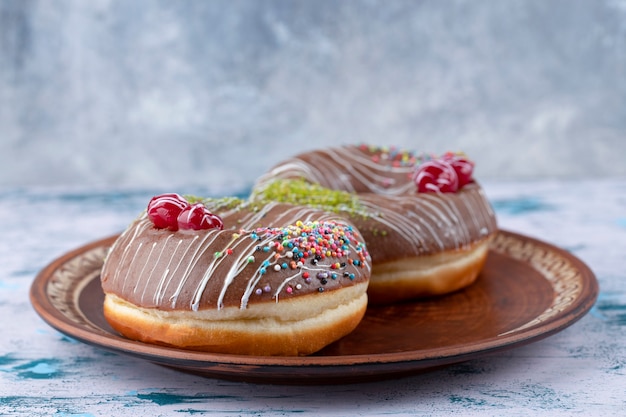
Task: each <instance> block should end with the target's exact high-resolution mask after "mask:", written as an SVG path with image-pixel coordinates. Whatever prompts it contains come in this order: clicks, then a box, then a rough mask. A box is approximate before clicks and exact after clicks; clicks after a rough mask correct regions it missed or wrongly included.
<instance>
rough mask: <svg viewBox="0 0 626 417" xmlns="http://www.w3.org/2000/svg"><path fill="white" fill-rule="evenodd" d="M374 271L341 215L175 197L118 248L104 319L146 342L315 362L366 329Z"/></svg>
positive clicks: (108, 271)
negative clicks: (319, 355)
mask: <svg viewBox="0 0 626 417" xmlns="http://www.w3.org/2000/svg"><path fill="white" fill-rule="evenodd" d="M209 208H210V209H209ZM214 213H219V214H220V215H219V216H218V215H216V214H214ZM370 271H371V259H370V256H369V254H368V251H367V248H366V246H365V244H364V242H363V240H362V238H361V236H360V233H359V231H358V229H356V228H355V227H354V226H353V225H352V224H351V223H349V222H347V221H346V220H344V219H343V218H341V217H340V216H338V215H336V214H333V213H328V212H325V211H323V210H319V209H315V208H311V207H305V206H297V205H292V204H284V203H276V202H273V203H269V204H247V203H246V202H243V201H240V200H237V199H219V200H200V199H197V198H183V197H181V196H179V195H177V194H167V195H161V196H157V197H155V198H153V199H152V201H151V202H150V204H149V205H148V209H147V210H146V211H145V212H144V213H142V214H141V215H140V216H139V217H138V218H137V219H136V220H135V221H133V222H132V224H131V225H130V226H129V227H128V228H127V229H126V230H125V231H124V232H123V233H122V234H121V235H120V236H119V237H118V239H117V240H116V241H115V243H114V244H113V246H112V247H111V249H110V250H109V252H108V255H107V258H106V260H105V263H104V266H103V269H102V275H101V283H102V288H103V291H104V293H105V302H104V315H105V318H106V319H107V321H108V322H109V324H110V325H111V326H112V327H113V328H114V329H115V330H117V331H118V332H120V333H121V334H122V335H124V336H126V337H128V338H130V339H134V340H139V341H142V342H147V343H154V344H160V345H166V346H173V347H178V348H184V349H193V350H201V351H207V352H216V353H231V354H245V355H307V354H310V353H313V352H315V351H317V350H319V349H321V348H323V347H324V346H326V345H328V344H330V343H331V342H333V341H335V340H337V339H339V338H341V337H343V336H344V335H346V334H348V333H350V332H351V331H352V330H353V329H354V328H355V327H356V326H357V324H358V323H359V322H360V320H361V319H362V317H363V315H364V313H365V310H366V306H367V294H366V289H367V285H368V282H369V276H370Z"/></svg>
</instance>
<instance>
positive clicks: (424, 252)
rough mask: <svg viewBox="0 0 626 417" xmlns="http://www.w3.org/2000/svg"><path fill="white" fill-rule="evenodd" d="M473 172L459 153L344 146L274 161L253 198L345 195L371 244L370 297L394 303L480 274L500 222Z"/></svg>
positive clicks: (311, 199)
mask: <svg viewBox="0 0 626 417" xmlns="http://www.w3.org/2000/svg"><path fill="white" fill-rule="evenodd" d="M472 172H473V162H471V161H470V160H469V159H467V157H466V156H464V155H461V154H452V153H447V154H445V155H443V156H441V157H434V156H428V155H417V154H415V153H412V152H408V151H401V150H397V149H394V148H383V147H376V146H365V145H360V146H359V145H352V146H342V147H337V148H328V149H320V150H316V151H311V152H305V153H302V154H300V155H297V156H294V157H292V158H290V159H287V160H285V161H284V162H281V163H279V164H277V165H275V166H274V167H273V168H272V169H270V170H269V171H268V172H267V173H266V174H264V175H263V176H262V177H260V178H259V179H258V181H257V182H256V184H255V186H254V188H253V192H252V197H251V198H252V199H259V200H264V199H272V200H275V201H284V202H294V203H297V204H308V205H310V206H313V207H315V206H319V205H320V204H322V202H321V201H322V200H329V199H330V200H333V199H334V200H336V199H337V198H338V197H337V195H338V194H337V193H345V194H346V195H345V196H344V197H342V199H343V200H344V201H349V203H347V204H346V203H344V204H343V206H341V205H340V206H338V207H337V210H336V211H337V212H338V213H339V214H341V215H343V216H345V217H347V218H348V219H349V220H350V221H351V222H353V223H354V224H355V225H356V226H357V227H358V229H359V230H360V231H361V233H362V236H363V238H364V240H365V241H366V242H367V247H368V251H369V253H370V254H371V257H372V262H373V267H372V277H371V279H370V284H369V288H368V295H369V300H370V302H371V303H391V302H397V301H402V300H408V299H414V298H419V297H426V296H434V295H441V294H447V293H450V292H453V291H456V290H459V289H462V288H464V287H467V286H468V285H470V284H471V283H473V282H474V281H475V280H476V278H477V277H478V275H479V272H480V270H481V269H482V267H483V264H484V262H485V260H486V257H487V253H488V247H489V242H490V240H491V239H492V237H493V236H494V234H495V233H496V231H497V224H496V218H495V214H494V212H493V210H492V208H491V205H490V204H489V202H488V200H487V198H486V196H485V194H484V192H483V189H482V188H481V186H480V185H479V184H478V183H477V182H476V181H475V180H474V178H473V177H472ZM350 197H352V200H350Z"/></svg>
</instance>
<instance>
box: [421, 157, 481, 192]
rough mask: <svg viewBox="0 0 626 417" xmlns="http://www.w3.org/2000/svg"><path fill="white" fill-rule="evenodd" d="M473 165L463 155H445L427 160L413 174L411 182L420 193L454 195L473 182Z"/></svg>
mask: <svg viewBox="0 0 626 417" xmlns="http://www.w3.org/2000/svg"><path fill="white" fill-rule="evenodd" d="M473 171H474V163H473V162H472V161H470V160H469V159H467V158H466V157H465V156H464V155H463V154H455V153H452V152H447V153H445V154H444V155H443V156H442V157H441V158H434V159H429V160H428V161H425V162H423V163H422V164H420V165H419V166H418V167H417V168H416V170H415V172H414V173H413V181H414V182H415V185H416V186H417V191H418V192H420V193H428V192H441V193H455V192H457V191H458V190H459V189H461V188H462V187H463V186H465V185H466V184H469V183H470V182H472V181H473V179H472V174H473Z"/></svg>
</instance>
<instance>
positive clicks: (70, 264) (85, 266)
mask: <svg viewBox="0 0 626 417" xmlns="http://www.w3.org/2000/svg"><path fill="white" fill-rule="evenodd" d="M108 250H109V248H108V246H97V247H95V248H92V249H90V250H87V251H85V252H83V253H82V254H80V255H79V256H75V257H73V258H71V259H69V260H68V261H67V262H65V263H63V264H62V265H61V266H60V267H59V268H58V269H56V271H55V272H54V273H53V274H52V275H51V276H50V280H49V281H48V286H47V289H46V292H47V295H48V299H49V300H50V304H52V306H53V307H54V308H56V309H57V311H58V312H60V313H61V314H63V315H64V316H65V317H67V318H68V319H69V320H71V321H73V322H75V323H77V324H80V325H82V326H85V327H88V328H89V329H90V330H93V331H95V332H97V333H102V332H103V331H102V329H101V328H100V327H99V326H98V325H96V324H94V323H92V322H91V320H89V319H88V318H87V317H86V316H85V314H84V313H83V311H82V310H81V309H80V308H79V305H80V303H79V297H80V294H81V292H82V290H83V288H84V287H85V286H86V285H87V284H88V283H89V282H91V281H92V279H95V278H96V275H99V274H100V271H101V269H102V265H103V263H104V258H105V257H106V254H107V252H108Z"/></svg>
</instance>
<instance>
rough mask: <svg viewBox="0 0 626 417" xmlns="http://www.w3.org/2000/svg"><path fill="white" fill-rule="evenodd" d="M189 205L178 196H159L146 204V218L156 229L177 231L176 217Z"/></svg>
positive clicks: (173, 194)
mask: <svg viewBox="0 0 626 417" xmlns="http://www.w3.org/2000/svg"><path fill="white" fill-rule="evenodd" d="M187 207H189V203H188V202H187V200H185V199H184V198H183V197H181V196H180V195H178V194H175V193H172V194H161V195H157V196H155V197H152V200H150V202H149V203H148V218H149V219H150V221H152V223H154V227H156V228H157V229H169V230H171V231H176V230H178V220H177V219H178V215H179V214H180V213H181V212H182V211H183V210H185V209H186V208H187Z"/></svg>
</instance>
